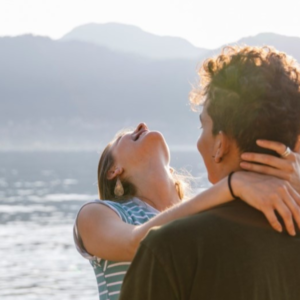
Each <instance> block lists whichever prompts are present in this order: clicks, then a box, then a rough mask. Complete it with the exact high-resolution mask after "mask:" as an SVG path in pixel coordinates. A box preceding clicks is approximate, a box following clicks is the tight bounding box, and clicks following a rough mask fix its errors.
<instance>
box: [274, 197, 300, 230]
mask: <svg viewBox="0 0 300 300" xmlns="http://www.w3.org/2000/svg"><path fill="white" fill-rule="evenodd" d="M275 209H276V211H277V212H278V213H279V215H280V216H281V217H282V219H283V222H284V224H285V228H286V230H287V232H288V233H289V234H290V235H292V236H294V235H295V234H296V231H295V226H294V222H293V216H292V213H291V211H290V210H289V208H288V207H287V206H286V205H285V204H284V202H282V201H278V202H277V204H276V205H275Z"/></svg>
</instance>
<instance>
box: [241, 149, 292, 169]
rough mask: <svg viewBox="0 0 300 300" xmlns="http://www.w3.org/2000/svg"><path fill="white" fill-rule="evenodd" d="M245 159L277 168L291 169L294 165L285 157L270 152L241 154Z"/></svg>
mask: <svg viewBox="0 0 300 300" xmlns="http://www.w3.org/2000/svg"><path fill="white" fill-rule="evenodd" d="M241 158H242V159H243V160H246V161H248V162H255V163H260V164H263V165H268V166H271V167H273V168H276V169H281V170H286V171H291V170H292V168H293V166H292V163H291V162H290V161H289V160H287V159H283V158H279V157H275V156H272V155H268V154H260V153H243V154H242V155H241Z"/></svg>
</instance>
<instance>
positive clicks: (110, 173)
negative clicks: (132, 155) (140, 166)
mask: <svg viewBox="0 0 300 300" xmlns="http://www.w3.org/2000/svg"><path fill="white" fill-rule="evenodd" d="M123 171H124V170H123V168H122V167H115V166H114V167H112V168H111V169H110V170H109V171H108V172H107V175H106V178H107V179H108V180H111V179H114V178H115V177H117V176H119V175H121V174H122V173H123Z"/></svg>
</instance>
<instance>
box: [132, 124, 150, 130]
mask: <svg viewBox="0 0 300 300" xmlns="http://www.w3.org/2000/svg"><path fill="white" fill-rule="evenodd" d="M142 129H146V130H147V129H148V127H147V125H146V123H140V124H139V125H138V126H137V128H136V130H135V131H136V132H138V131H140V130H142Z"/></svg>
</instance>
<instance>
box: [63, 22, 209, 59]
mask: <svg viewBox="0 0 300 300" xmlns="http://www.w3.org/2000/svg"><path fill="white" fill-rule="evenodd" d="M70 40H76V41H82V42H89V43H93V44H96V45H100V46H104V47H107V48H109V49H111V50H113V51H116V52H125V53H133V54H137V55H141V56H144V57H148V58H152V59H179V58H181V59H199V58H200V57H201V56H202V55H203V54H205V53H206V52H208V50H206V49H201V48H197V47H195V46H193V45H192V44H191V43H190V42H188V41H187V40H185V39H182V38H178V37H168V36H158V35H154V34H151V33H148V32H145V31H143V30H142V29H140V28H138V27H136V26H132V25H124V24H117V23H107V24H94V23H93V24H86V25H82V26H79V27H76V28H74V29H73V30H72V31H71V32H69V33H67V34H66V35H65V36H63V37H62V39H61V41H70Z"/></svg>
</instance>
